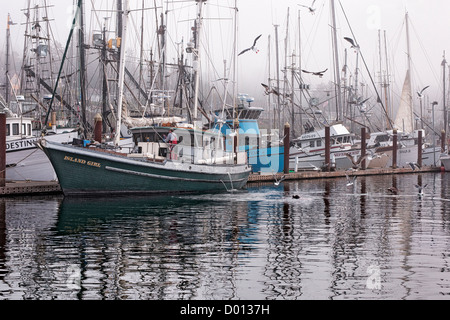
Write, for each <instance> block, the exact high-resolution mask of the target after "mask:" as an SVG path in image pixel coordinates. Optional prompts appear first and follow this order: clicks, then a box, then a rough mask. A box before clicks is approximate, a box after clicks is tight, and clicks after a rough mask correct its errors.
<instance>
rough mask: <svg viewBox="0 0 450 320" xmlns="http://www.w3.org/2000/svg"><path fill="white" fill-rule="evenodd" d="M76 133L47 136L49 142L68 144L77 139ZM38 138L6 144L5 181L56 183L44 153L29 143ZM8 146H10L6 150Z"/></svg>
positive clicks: (52, 170)
mask: <svg viewBox="0 0 450 320" xmlns="http://www.w3.org/2000/svg"><path fill="white" fill-rule="evenodd" d="M77 137H78V134H77V133H76V132H67V133H60V134H55V135H50V136H47V137H46V139H48V140H49V141H54V142H60V143H68V142H71V141H72V140H73V138H77ZM37 140H38V138H37V137H36V138H26V139H25V138H24V139H18V140H13V141H8V142H7V151H6V181H56V180H57V176H56V173H55V170H54V169H53V166H52V164H51V163H50V161H49V159H48V157H47V156H46V155H45V153H44V152H43V151H42V150H41V149H39V148H38V147H37V146H36V145H34V144H32V146H31V143H30V141H37ZM8 145H9V146H10V147H9V148H8Z"/></svg>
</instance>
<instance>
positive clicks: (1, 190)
mask: <svg viewBox="0 0 450 320" xmlns="http://www.w3.org/2000/svg"><path fill="white" fill-rule="evenodd" d="M61 192H62V190H61V187H60V186H59V183H58V182H57V181H44V182H41V181H17V182H7V183H6V185H5V186H4V187H0V197H2V196H26V195H42V194H59V193H61Z"/></svg>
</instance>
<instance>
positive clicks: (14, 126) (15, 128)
mask: <svg viewBox="0 0 450 320" xmlns="http://www.w3.org/2000/svg"><path fill="white" fill-rule="evenodd" d="M12 131H13V136H18V135H19V124H18V123H13V124H12Z"/></svg>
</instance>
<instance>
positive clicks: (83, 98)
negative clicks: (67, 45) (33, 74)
mask: <svg viewBox="0 0 450 320" xmlns="http://www.w3.org/2000/svg"><path fill="white" fill-rule="evenodd" d="M79 10H80V27H79V29H78V47H79V50H80V51H79V54H80V100H81V101H80V103H81V120H82V122H83V131H84V136H85V137H87V126H86V104H87V102H86V101H87V99H86V96H87V95H86V49H85V44H84V40H85V36H84V2H83V0H81V1H80V3H79Z"/></svg>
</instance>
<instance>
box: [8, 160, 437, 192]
mask: <svg viewBox="0 0 450 320" xmlns="http://www.w3.org/2000/svg"><path fill="white" fill-rule="evenodd" d="M441 171H443V169H442V168H440V167H423V168H422V169H420V170H412V169H411V168H398V169H392V168H384V169H367V170H358V171H353V172H349V171H332V172H316V171H303V172H290V173H288V174H284V173H278V174H276V175H272V174H266V175H262V174H251V175H250V177H249V180H248V182H249V184H251V183H258V182H270V181H275V178H276V179H278V180H279V179H281V177H283V176H284V177H285V180H311V179H329V178H342V177H346V174H347V175H349V176H351V175H356V176H373V175H392V174H414V173H416V174H417V173H428V172H441ZM61 193H62V190H61V187H60V185H59V183H58V182H57V181H45V182H38V181H16V182H7V183H6V185H5V186H4V187H0V197H8V196H32V195H45V194H61Z"/></svg>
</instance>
